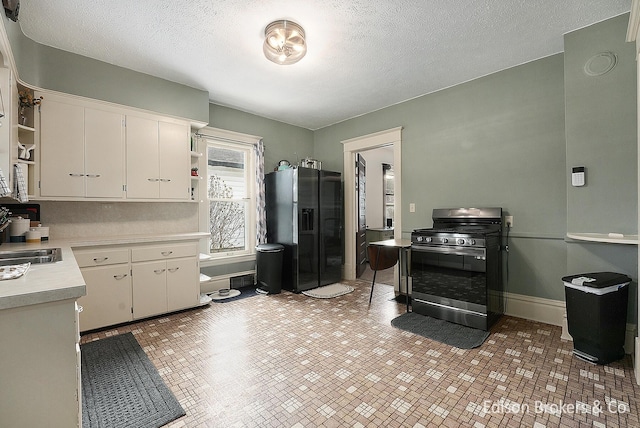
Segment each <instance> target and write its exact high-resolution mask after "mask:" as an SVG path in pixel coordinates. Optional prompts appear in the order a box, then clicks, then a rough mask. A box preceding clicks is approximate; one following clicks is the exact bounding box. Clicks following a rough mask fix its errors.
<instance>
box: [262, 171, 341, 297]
mask: <svg viewBox="0 0 640 428" xmlns="http://www.w3.org/2000/svg"><path fill="white" fill-rule="evenodd" d="M265 199H266V204H265V208H266V217H267V242H269V243H277V244H282V245H283V246H284V255H283V271H282V287H283V288H285V289H287V290H291V291H294V292H296V293H299V292H302V291H305V290H310V289H312V288H316V287H320V286H323V285H329V284H334V283H336V282H340V280H341V278H342V263H343V242H342V235H343V233H342V231H343V227H342V224H343V209H342V207H343V203H342V182H341V175H340V173H339V172H332V171H323V170H318V169H311V168H290V169H285V170H282V171H274V172H271V173H269V174H267V175H265Z"/></svg>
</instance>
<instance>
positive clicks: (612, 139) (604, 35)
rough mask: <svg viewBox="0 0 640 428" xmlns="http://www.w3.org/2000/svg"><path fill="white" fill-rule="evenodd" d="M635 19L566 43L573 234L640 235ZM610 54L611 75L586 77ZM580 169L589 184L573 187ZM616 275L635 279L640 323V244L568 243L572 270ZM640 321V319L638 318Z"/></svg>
mask: <svg viewBox="0 0 640 428" xmlns="http://www.w3.org/2000/svg"><path fill="white" fill-rule="evenodd" d="M628 22H629V15H628V14H625V15H621V16H619V17H616V18H612V19H610V20H607V21H605V22H602V23H598V24H595V25H592V26H589V27H586V28H583V29H580V30H577V31H574V32H572V33H568V34H566V35H565V38H564V45H565V61H564V79H565V108H566V113H565V115H566V146H567V164H566V175H567V180H566V181H567V231H569V232H574V233H580V232H592V233H604V234H607V233H609V232H616V233H623V234H633V235H636V234H637V233H638V198H637V195H638V167H637V163H638V145H637V119H636V118H637V107H636V85H637V83H636V82H637V80H636V79H637V78H636V67H637V65H636V64H637V63H636V60H635V46H634V44H633V43H626V42H625V36H626V31H627V25H628ZM602 52H612V53H614V54H615V55H616V57H617V63H616V66H615V67H614V68H613V69H612V70H611V71H609V72H608V73H606V74H603V75H600V76H590V75H588V74H586V73H585V71H584V67H585V64H586V63H587V61H589V59H590V58H592V57H593V56H594V55H597V54H600V53H602ZM574 166H584V167H586V170H587V178H586V185H585V186H583V187H573V186H572V185H571V180H570V174H571V168H572V167H574ZM593 271H613V272H620V273H624V274H627V275H629V276H631V277H632V278H633V279H634V280H635V281H634V282H633V283H632V284H631V286H630V290H629V291H630V294H629V300H630V305H629V311H628V318H629V320H630V321H631V320H636V319H637V314H636V311H637V308H636V304H635V302H636V301H637V298H636V295H637V278H638V247H637V245H621V244H597V243H585V242H581V241H573V242H571V241H570V242H569V243H568V244H567V273H570V274H574V273H583V272H593ZM634 322H635V321H634Z"/></svg>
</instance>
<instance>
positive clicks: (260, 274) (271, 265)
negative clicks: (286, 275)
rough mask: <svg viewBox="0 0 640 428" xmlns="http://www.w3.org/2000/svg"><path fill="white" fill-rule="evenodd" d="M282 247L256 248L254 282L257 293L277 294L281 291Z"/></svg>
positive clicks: (267, 245)
mask: <svg viewBox="0 0 640 428" xmlns="http://www.w3.org/2000/svg"><path fill="white" fill-rule="evenodd" d="M283 254H284V246H283V245H280V244H260V245H258V246H257V247H256V271H257V273H256V277H257V278H256V282H257V284H256V285H257V287H258V288H257V289H256V291H257V292H258V293H262V294H278V293H280V291H281V290H282V256H283Z"/></svg>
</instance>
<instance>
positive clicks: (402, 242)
mask: <svg viewBox="0 0 640 428" xmlns="http://www.w3.org/2000/svg"><path fill="white" fill-rule="evenodd" d="M369 245H376V246H378V247H393V248H397V249H398V291H399V292H400V294H402V262H403V261H404V268H405V272H406V274H407V277H406V278H407V279H406V287H405V293H404V296H405V298H406V299H407V312H409V300H411V295H410V294H409V256H408V251H409V250H410V249H411V239H387V240H385V241H375V242H371V243H369Z"/></svg>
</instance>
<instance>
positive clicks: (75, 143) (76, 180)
mask: <svg viewBox="0 0 640 428" xmlns="http://www.w3.org/2000/svg"><path fill="white" fill-rule="evenodd" d="M40 109H41V110H40V145H41V147H40V157H41V160H42V161H41V163H40V194H41V195H42V196H77V197H83V196H84V194H85V190H84V182H85V181H84V108H83V107H81V106H77V105H72V104H67V103H62V102H58V101H54V100H47V102H46V103H42V105H41V106H40Z"/></svg>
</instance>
